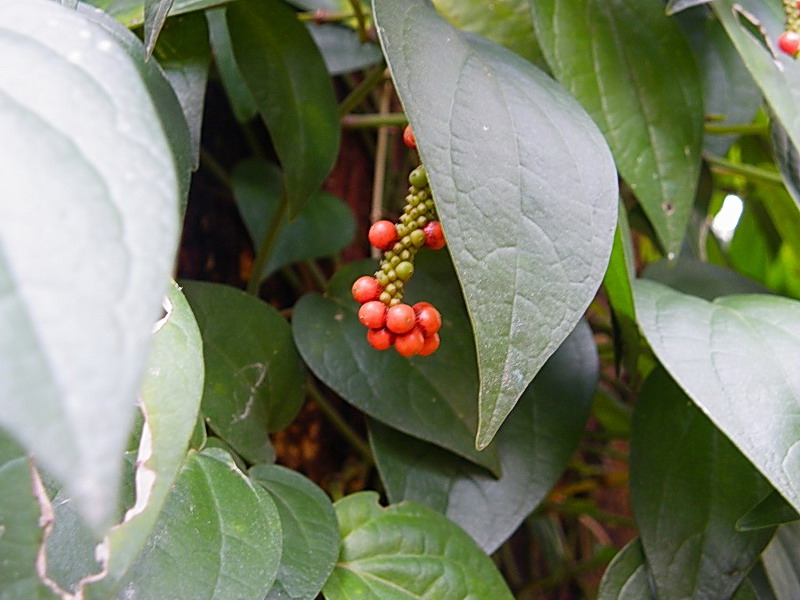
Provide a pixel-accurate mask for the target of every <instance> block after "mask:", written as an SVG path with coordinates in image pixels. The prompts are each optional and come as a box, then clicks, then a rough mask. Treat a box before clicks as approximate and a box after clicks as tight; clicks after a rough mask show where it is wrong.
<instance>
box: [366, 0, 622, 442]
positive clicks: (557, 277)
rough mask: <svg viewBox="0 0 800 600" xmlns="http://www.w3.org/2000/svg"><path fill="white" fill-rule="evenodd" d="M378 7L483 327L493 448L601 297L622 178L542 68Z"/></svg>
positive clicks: (484, 396) (412, 15) (391, 1)
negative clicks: (530, 389) (546, 366)
mask: <svg viewBox="0 0 800 600" xmlns="http://www.w3.org/2000/svg"><path fill="white" fill-rule="evenodd" d="M373 7H374V16H375V19H376V22H377V25H378V33H379V35H380V38H381V43H382V45H383V49H384V53H385V55H386V57H387V61H388V63H389V67H390V70H391V72H392V76H393V78H394V81H395V84H396V87H397V90H398V93H399V95H400V98H401V100H402V101H403V106H404V107H405V110H406V113H407V114H408V117H409V120H410V122H411V125H412V127H413V129H414V133H415V135H416V139H417V145H418V148H419V151H420V155H421V157H422V160H423V162H424V163H425V165H426V167H427V169H428V175H429V179H430V181H431V185H432V189H433V193H434V196H435V197H436V202H437V207H438V211H439V216H440V217H441V221H442V224H443V226H444V230H445V234H446V236H447V242H448V248H449V251H450V254H451V255H452V257H453V260H454V263H455V267H456V270H457V271H458V276H459V280H460V282H461V285H462V287H463V290H464V297H465V300H466V304H467V309H468V310H469V313H470V318H471V321H472V324H473V327H474V333H475V340H476V346H477V354H478V366H479V372H480V397H479V406H480V420H479V425H478V434H477V439H476V445H477V447H478V448H483V447H485V446H486V445H487V444H489V442H490V441H491V440H492V438H493V437H494V434H495V433H496V432H497V430H498V429H499V427H500V425H501V424H502V423H503V420H504V419H505V417H506V416H507V415H508V413H509V412H510V411H511V409H512V408H513V407H514V404H515V403H516V401H517V399H518V398H519V396H520V395H521V394H522V392H523V391H524V390H525V388H526V387H527V385H528V384H529V383H530V381H531V380H532V379H533V377H534V375H535V374H536V373H537V371H538V370H539V369H540V368H541V367H542V365H543V364H544V362H545V361H546V360H547V358H548V357H549V356H550V355H551V354H552V353H553V352H554V351H555V350H556V348H558V346H559V345H560V344H561V342H562V341H563V340H564V338H565V337H566V336H567V335H568V334H569V332H570V331H571V330H572V329H573V328H574V326H575V324H576V323H577V321H578V319H579V318H580V316H581V315H582V314H583V311H584V309H585V308H586V306H587V305H588V303H589V302H590V300H591V299H592V297H593V295H594V293H595V292H596V290H597V287H598V285H599V284H600V281H601V279H602V274H603V272H604V271H605V267H606V263H607V262H608V256H609V253H610V251H611V244H612V241H613V233H614V223H615V221H616V206H617V183H616V174H615V169H614V167H613V163H612V160H611V156H610V153H609V151H608V149H607V146H606V144H605V141H604V140H603V139H602V136H601V135H600V133H599V131H598V130H597V128H596V127H595V125H594V124H593V123H592V122H591V120H590V119H589V117H588V116H587V115H586V113H585V112H584V111H583V110H582V109H581V108H580V107H579V106H578V105H577V103H576V102H575V101H574V100H573V99H572V98H571V97H570V96H569V94H567V93H566V92H565V90H563V88H561V87H560V86H559V85H558V84H556V83H555V82H554V81H553V80H551V79H550V78H549V77H547V76H546V75H545V74H544V73H542V72H541V71H539V70H538V69H537V68H536V67H534V66H533V65H531V64H530V63H528V62H527V61H525V60H523V59H521V58H519V57H518V56H516V55H514V54H513V53H511V52H509V51H508V50H505V49H504V48H502V47H500V46H497V45H495V44H493V43H491V42H488V41H486V40H484V39H482V38H479V37H476V36H471V35H468V34H465V33H463V32H460V31H458V30H456V29H455V28H453V27H452V26H450V25H449V24H448V23H447V22H446V21H445V20H444V19H442V18H441V17H439V16H438V15H437V14H436V12H435V11H434V10H433V8H432V6H431V4H430V3H429V2H428V1H427V0H405V1H403V2H398V1H396V0H374V1H373ZM433 64H435V68H432V65H433Z"/></svg>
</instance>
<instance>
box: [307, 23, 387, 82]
mask: <svg viewBox="0 0 800 600" xmlns="http://www.w3.org/2000/svg"><path fill="white" fill-rule="evenodd" d="M307 27H308V32H309V33H310V34H311V37H312V38H313V39H314V43H315V44H316V45H317V48H319V51H320V54H322V59H323V60H324V61H325V67H326V68H327V69H328V73H329V74H330V75H342V74H344V73H352V72H353V71H360V70H361V69H365V68H366V67H369V66H372V65H375V64H378V63H379V62H380V61H381V60H382V59H383V54H381V49H380V48H379V47H378V46H377V44H373V43H371V42H366V43H361V40H359V39H358V32H356V31H353V30H352V29H350V28H349V27H342V26H340V25H334V24H332V23H321V24H319V25H317V24H314V23H308V24H307Z"/></svg>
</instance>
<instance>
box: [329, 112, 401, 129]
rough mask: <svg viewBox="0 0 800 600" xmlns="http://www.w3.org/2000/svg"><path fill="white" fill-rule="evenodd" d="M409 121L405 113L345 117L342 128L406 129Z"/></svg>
mask: <svg viewBox="0 0 800 600" xmlns="http://www.w3.org/2000/svg"><path fill="white" fill-rule="evenodd" d="M407 124H408V119H407V118H406V116H405V114H403V113H389V114H386V115H382V114H366V115H345V116H344V117H342V127H344V128H345V129H374V128H376V127H391V126H394V127H405V126H406V125H407Z"/></svg>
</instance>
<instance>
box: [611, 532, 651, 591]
mask: <svg viewBox="0 0 800 600" xmlns="http://www.w3.org/2000/svg"><path fill="white" fill-rule="evenodd" d="M597 598H598V600H655V595H654V594H653V592H652V590H651V589H650V584H649V582H648V573H647V566H646V565H645V560H644V551H643V550H642V543H641V541H640V540H639V538H636V539H634V540H633V541H631V542H628V544H627V545H626V546H625V547H624V548H623V549H622V550H620V551H619V553H618V554H617V555H616V556H615V557H614V560H612V561H611V563H610V564H609V565H608V568H607V569H606V572H605V573H604V574H603V579H602V580H601V581H600V589H599V590H598V593H597Z"/></svg>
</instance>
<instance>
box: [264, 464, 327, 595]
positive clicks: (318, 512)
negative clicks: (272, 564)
mask: <svg viewBox="0 0 800 600" xmlns="http://www.w3.org/2000/svg"><path fill="white" fill-rule="evenodd" d="M249 475H250V478H251V479H252V480H253V481H254V482H255V483H257V484H259V485H261V486H262V487H263V488H265V489H266V490H267V491H268V492H269V493H270V495H271V496H272V499H273V500H274V502H275V505H276V506H277V508H278V513H279V514H280V518H281V530H282V532H283V552H282V553H281V565H280V568H279V569H278V576H277V579H276V581H275V584H274V585H273V586H272V588H271V589H270V591H269V593H268V594H267V596H266V598H265V600H313V599H314V598H316V597H317V594H319V592H320V590H321V589H322V585H323V584H324V583H325V581H326V580H327V579H328V576H329V575H330V574H331V572H332V571H333V566H334V564H335V563H336V557H337V556H338V553H339V524H338V522H337V521H336V513H334V511H333V506H332V505H331V501H330V500H329V499H328V497H327V496H326V495H325V493H324V492H323V491H322V490H321V489H319V488H318V487H317V486H316V485H314V484H313V483H312V482H311V481H309V480H308V479H306V478H305V477H303V476H302V475H300V474H299V473H297V472H295V471H291V470H289V469H286V468H285V467H280V466H277V465H257V466H255V467H253V468H252V469H250V472H249Z"/></svg>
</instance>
